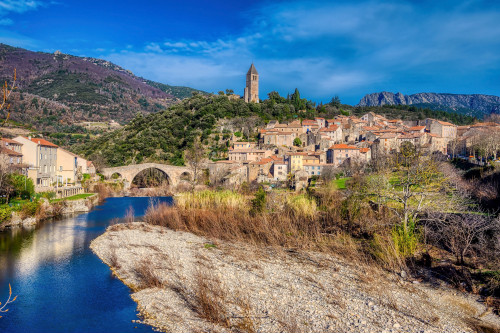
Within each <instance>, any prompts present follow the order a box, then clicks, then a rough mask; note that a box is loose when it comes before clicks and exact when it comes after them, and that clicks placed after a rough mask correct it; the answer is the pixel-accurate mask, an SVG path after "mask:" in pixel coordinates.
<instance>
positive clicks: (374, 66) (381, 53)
mask: <svg viewBox="0 0 500 334" xmlns="http://www.w3.org/2000/svg"><path fill="white" fill-rule="evenodd" d="M0 42H2V43H5V44H9V45H12V46H17V47H22V48H26V49H29V50H33V51H45V52H54V51H56V50H60V51H61V52H63V53H68V54H72V55H77V56H88V57H96V58H103V59H106V60H109V61H112V62H113V63H115V64H117V65H120V66H122V67H124V68H126V69H129V70H131V71H132V72H133V73H134V74H136V75H138V76H142V77H144V78H147V79H150V80H154V81H158V82H162V83H166V84H170V85H182V86H189V87H193V88H197V89H201V90H205V91H208V92H214V93H217V92H218V91H220V90H225V89H233V90H234V92H235V93H236V94H243V89H244V86H245V74H246V72H247V70H248V68H249V66H250V64H251V63H252V62H253V63H254V64H255V66H256V68H257V70H258V72H259V75H260V78H259V79H260V92H259V93H260V98H261V99H263V98H265V97H266V95H267V93H269V92H271V91H278V92H279V93H280V94H281V95H283V96H286V95H287V93H292V92H293V91H294V89H295V88H298V89H299V91H300V93H301V96H302V97H306V98H308V99H311V100H313V101H316V102H320V101H322V102H328V101H330V100H331V98H332V97H333V96H335V95H338V96H339V97H340V99H341V100H342V102H344V103H348V104H356V103H358V102H359V100H360V99H361V98H362V97H363V96H364V95H365V94H368V93H374V92H381V91H390V92H401V93H403V94H414V93H420V92H435V93H462V94H472V93H478V94H491V95H500V1H497V0H495V1H481V0H469V1H459V0H453V1H450V0H439V1H435V0H432V1H427V0H413V1H410V0H407V1H405V0H401V1H374V0H372V1H352V0H351V1H301V0H298V1H293V0H289V1H258V0H248V1H237V0H233V1H217V0H212V1H203V0H198V1H195V0H183V1H179V0H176V1H154V0H145V1H129V0H121V1H106V0H99V1H95V0H85V1H81V0H79V1H72V0H56V1H51V0H0Z"/></svg>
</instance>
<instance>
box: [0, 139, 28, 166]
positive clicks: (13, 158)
mask: <svg viewBox="0 0 500 334" xmlns="http://www.w3.org/2000/svg"><path fill="white" fill-rule="evenodd" d="M0 145H1V146H0V154H2V155H4V156H5V157H6V159H7V163H8V164H9V165H10V166H11V167H15V166H16V167H21V164H22V163H23V154H22V146H23V144H21V143H19V142H17V141H15V140H12V139H9V138H2V139H1V142H0Z"/></svg>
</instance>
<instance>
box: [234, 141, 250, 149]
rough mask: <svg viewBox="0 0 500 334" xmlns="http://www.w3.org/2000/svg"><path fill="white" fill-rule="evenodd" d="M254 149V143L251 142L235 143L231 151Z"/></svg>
mask: <svg viewBox="0 0 500 334" xmlns="http://www.w3.org/2000/svg"><path fill="white" fill-rule="evenodd" d="M254 147H255V143H251V142H243V141H242V142H235V143H234V144H233V149H235V150H244V149H250V148H254Z"/></svg>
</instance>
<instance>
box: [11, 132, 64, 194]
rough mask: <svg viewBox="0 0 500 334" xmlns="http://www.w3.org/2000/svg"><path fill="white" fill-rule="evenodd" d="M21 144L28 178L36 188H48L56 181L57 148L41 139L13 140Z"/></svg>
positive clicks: (19, 138) (19, 137) (20, 137)
mask: <svg viewBox="0 0 500 334" xmlns="http://www.w3.org/2000/svg"><path fill="white" fill-rule="evenodd" d="M14 140H15V141H16V142H19V143H21V144H22V154H23V160H24V163H26V164H27V165H28V166H29V168H28V177H30V178H31V179H32V180H33V181H34V183H35V186H37V187H49V186H51V185H52V183H54V182H55V181H56V165H57V148H58V146H57V145H55V144H53V143H51V142H49V141H48V140H45V139H43V138H31V137H30V138H26V137H22V136H18V137H16V138H14Z"/></svg>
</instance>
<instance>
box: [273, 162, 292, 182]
mask: <svg viewBox="0 0 500 334" xmlns="http://www.w3.org/2000/svg"><path fill="white" fill-rule="evenodd" d="M271 173H272V175H273V180H274V181H281V182H284V181H286V180H287V178H288V163H287V162H285V161H284V160H276V161H273V165H272V168H271Z"/></svg>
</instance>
